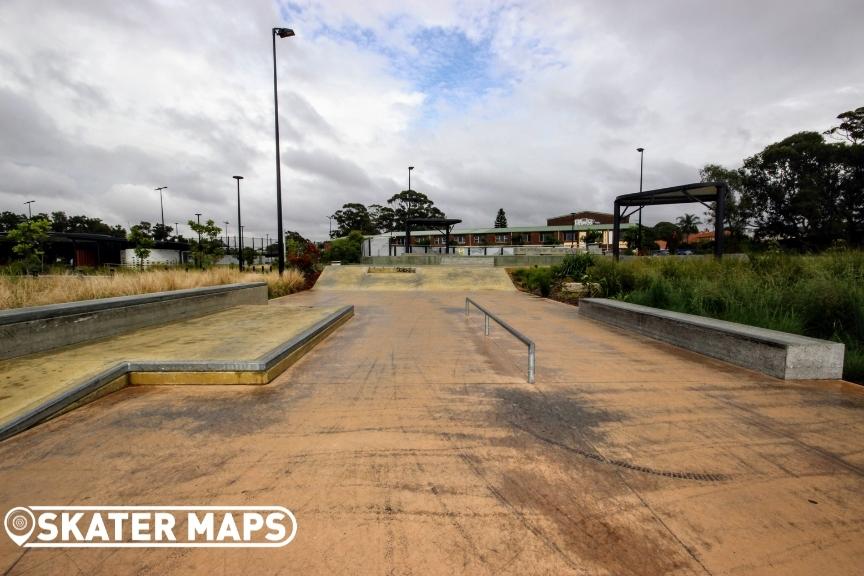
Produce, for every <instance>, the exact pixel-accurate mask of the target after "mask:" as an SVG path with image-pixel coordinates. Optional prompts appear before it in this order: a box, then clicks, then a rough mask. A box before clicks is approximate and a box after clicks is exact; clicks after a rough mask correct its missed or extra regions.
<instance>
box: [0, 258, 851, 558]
mask: <svg viewBox="0 0 864 576" xmlns="http://www.w3.org/2000/svg"><path fill="white" fill-rule="evenodd" d="M466 297H470V298H471V299H472V300H473V301H475V302H477V303H478V304H480V305H482V306H483V307H485V308H487V309H488V310H490V311H491V312H494V314H496V315H497V316H498V317H500V318H501V319H503V320H505V321H506V322H507V323H508V324H509V325H510V326H512V327H513V328H514V329H516V330H518V331H519V332H520V333H522V334H524V335H526V336H527V337H529V338H530V339H531V340H532V341H533V342H534V343H535V344H536V378H535V382H534V383H533V384H529V383H528V382H527V381H526V373H525V361H526V349H525V346H524V344H522V343H521V342H519V341H518V340H516V339H514V338H513V337H512V335H511V334H509V333H508V332H507V331H506V330H504V329H502V328H500V326H498V325H497V324H494V323H493V324H492V325H491V328H490V330H489V335H488V336H486V335H484V325H483V322H484V321H483V315H482V314H477V313H475V312H473V311H472V313H471V314H470V315H468V316H466V314H465V299H466ZM349 307H353V308H351V311H352V312H353V316H351V315H350V314H347V313H346V314H344V315H343V316H340V317H339V319H338V322H337V321H336V320H334V321H333V322H331V323H330V324H327V325H326V326H324V325H323V324H321V322H322V320H324V319H326V318H329V317H331V316H332V315H333V314H336V313H337V312H339V311H344V310H348V308H349ZM314 326H319V327H321V330H322V331H321V333H320V337H315V338H312V337H311V336H310V335H309V334H307V332H308V329H309V328H310V327H314ZM325 328H326V330H325ZM303 334H307V335H306V336H304V339H302V340H297V337H298V335H303ZM310 334H311V333H310ZM292 339H294V341H295V343H296V344H297V346H295V347H293V348H290V350H289V349H288V348H284V349H281V352H280V354H281V356H279V357H278V359H277V360H274V362H276V363H277V364H278V366H277V368H273V367H272V365H271V364H272V363H271V364H268V365H267V366H263V365H262V367H260V368H255V367H253V368H249V369H248V370H253V371H254V370H258V372H262V373H263V374H264V376H260V377H255V378H252V377H246V376H237V374H242V373H245V372H242V371H241V368H238V366H239V363H241V362H247V363H248V362H253V361H258V360H260V359H261V358H264V356H265V355H266V354H268V353H270V351H272V350H275V349H277V348H279V346H280V343H282V342H288V341H291V340H292ZM168 350H170V351H171V352H170V353H169V352H167V351H168ZM273 358H276V357H275V356H273ZM145 362H154V363H155V362H180V363H182V366H181V367H179V368H176V369H171V368H165V367H164V366H156V365H155V364H148V366H150V367H149V368H146V369H145V368H142V367H141V366H142V365H143V363H145ZM195 362H199V363H201V365H203V364H206V363H208V362H209V363H218V362H221V363H223V364H220V366H221V367H220V368H218V370H217V369H216V368H212V367H207V366H205V367H204V368H202V367H201V365H198V368H199V369H207V370H210V372H211V373H213V374H221V376H218V377H212V376H206V375H205V376H200V375H198V376H195V375H193V374H194V373H195V365H194V363H195ZM117 363H126V364H124V365H126V366H127V368H125V370H126V372H124V374H125V376H123V377H124V378H125V380H124V381H123V382H122V383H120V384H118V385H116V386H114V387H113V388H112V389H110V390H103V393H101V394H98V395H95V394H94V390H95V389H92V388H88V389H87V390H86V391H85V392H86V393H87V394H90V395H91V396H85V395H83V392H82V393H81V394H79V396H77V397H76V398H75V399H74V405H73V403H72V400H71V399H70V405H69V407H68V408H69V409H64V410H60V411H57V412H52V413H51V415H50V417H49V416H46V417H45V418H44V419H40V420H39V421H38V422H37V421H33V422H32V423H29V424H27V426H26V427H22V428H21V429H20V430H16V431H15V433H14V434H10V435H9V436H8V437H7V438H6V439H5V440H4V441H2V442H0V485H2V486H3V490H2V492H0V500H2V504H3V506H5V508H6V509H9V508H12V507H14V506H19V505H38V504H56V505H71V504H88V503H89V504H104V505H109V504H120V503H122V504H124V505H136V504H140V505H150V504H171V505H208V504H214V505H215V504H218V505H247V504H258V505H281V506H285V507H287V508H290V509H291V511H292V512H293V513H294V515H295V516H296V518H297V522H298V525H299V527H298V531H297V536H296V539H295V540H294V541H293V542H292V543H291V544H290V545H288V546H287V547H285V548H278V549H273V550H267V549H265V550H255V549H218V550H211V549H167V550H166V549H123V550H117V549H87V550H83V549H80V550H63V549H61V550H48V549H41V550H34V549H21V548H18V547H16V546H14V545H13V544H12V542H10V541H9V540H5V539H4V540H3V541H2V543H0V570H2V571H3V573H4V574H6V573H8V574H27V573H53V574H70V573H84V574H121V573H132V572H135V573H213V572H220V573H225V574H242V573H280V572H282V573H297V574H357V573H369V574H442V575H443V574H456V573H460V574H508V573H509V574H615V575H617V574H778V575H780V574H782V575H791V574H801V575H805V574H814V573H819V574H826V575H827V574H853V573H857V572H860V570H861V567H862V565H864V545H862V544H861V536H862V522H864V500H862V498H861V497H860V494H861V493H862V490H864V419H862V418H861V415H862V410H864V395H862V393H861V391H860V387H859V386H856V385H853V384H850V383H847V382H843V381H841V380H833V379H822V380H800V379H798V380H783V379H779V378H775V377H772V376H769V375H766V374H764V373H762V372H759V371H756V370H751V369H747V368H742V367H740V366H736V365H733V364H730V363H727V362H723V361H721V360H717V359H715V358H710V357H708V356H705V355H702V354H698V353H695V352H692V351H688V350H684V349H682V348H680V347H676V346H673V345H671V344H668V343H664V342H660V341H658V340H656V339H653V338H648V337H645V336H642V335H639V334H636V333H633V332H631V331H627V330H624V329H621V328H617V327H613V326H609V325H607V324H604V323H601V322H598V321H596V320H593V319H589V318H587V317H585V316H584V315H580V313H579V309H578V308H577V307H574V306H568V305H564V304H561V303H558V302H554V301H551V300H546V299H542V298H538V297H535V296H532V295H529V294H526V293H522V292H519V291H517V290H516V289H515V288H514V287H513V284H512V283H511V282H510V280H509V278H508V277H507V274H506V272H505V271H504V270H503V269H502V268H494V267H490V268H459V267H446V266H438V267H432V266H430V267H421V266H417V267H414V268H410V269H405V270H401V271H396V270H395V269H394V270H380V271H373V270H370V269H369V268H368V267H364V266H344V267H335V266H333V267H328V268H327V269H326V270H325V272H324V273H323V275H322V277H321V278H320V279H319V281H318V283H317V285H316V287H315V288H314V289H312V290H309V291H306V292H301V293H298V294H294V295H291V296H286V297H283V298H278V299H275V300H271V301H269V303H266V304H265V305H258V306H248V305H247V306H245V307H240V308H237V307H234V308H229V309H227V310H224V311H220V312H214V313H213V314H211V315H207V316H202V317H200V318H197V319H196V318H187V319H181V320H178V321H176V322H173V323H168V324H163V325H160V326H153V327H143V328H140V329H138V330H135V331H132V332H129V333H126V334H123V335H122V336H116V337H113V338H112V339H110V340H102V341H94V342H89V343H87V342H85V343H79V344H74V345H70V346H67V347H65V348H58V349H55V350H54V351H43V352H38V353H33V354H31V355H26V356H19V357H17V358H13V359H8V360H3V361H2V366H3V371H2V373H3V375H4V381H3V382H0V393H2V394H3V395H4V397H5V398H7V399H6V400H4V407H6V406H8V407H9V408H8V409H7V410H6V412H4V414H0V417H2V418H6V419H12V418H15V417H19V416H20V414H21V413H22V412H26V411H27V409H28V404H27V402H26V401H23V400H21V398H22V396H21V395H22V394H25V395H26V396H27V397H33V395H34V394H35V395H37V396H39V397H40V398H49V397H60V396H58V395H62V394H63V390H62V388H63V387H64V386H66V387H74V386H76V385H77V383H78V381H79V380H80V379H81V378H85V377H88V376H87V375H88V374H90V373H97V372H99V371H100V370H106V369H109V368H111V367H113V366H115V365H116V364H117ZM136 363H137V364H136ZM226 366H229V367H230V369H229V368H226ZM13 368H14V374H13ZM242 370H246V368H243V369H242ZM136 374H138V376H136ZM13 375H14V378H13V377H12V376H13ZM136 378H137V380H136ZM201 384H206V385H201ZM22 391H23V392H22ZM52 395H53V396H52ZM13 400H14V406H13V404H12V401H13ZM72 408H74V409H72Z"/></svg>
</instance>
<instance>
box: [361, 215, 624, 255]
mask: <svg viewBox="0 0 864 576" xmlns="http://www.w3.org/2000/svg"><path fill="white" fill-rule="evenodd" d="M577 214H580V213H577ZM581 214H589V213H586V212H582V213H581ZM594 214H596V213H594ZM609 216H610V218H611V215H609ZM567 217H568V218H569V219H570V222H569V223H567V224H566V225H547V226H517V227H508V228H467V229H454V230H453V231H452V232H451V233H450V253H451V254H457V255H465V256H475V255H484V254H485V255H493V254H495V255H497V254H501V255H508V254H517V253H521V252H523V251H524V250H523V249H524V248H529V247H535V248H539V247H543V248H544V249H547V250H548V251H554V249H555V248H556V247H558V249H559V250H561V249H566V250H567V251H569V250H572V249H574V248H580V247H581V248H582V249H586V248H587V246H586V242H585V240H586V237H587V235H588V233H589V232H590V233H599V237H598V238H597V240H596V242H592V243H591V244H592V245H595V244H596V245H597V247H598V249H599V250H600V251H603V250H605V249H608V248H609V247H610V246H611V242H612V224H611V223H608V224H596V223H593V222H595V220H594V219H592V220H591V222H592V223H589V224H586V223H579V221H578V218H577V220H576V223H574V222H573V220H572V217H571V216H570V215H568V216H567ZM556 218H558V217H556ZM556 218H550V220H555V219H556ZM633 226H635V225H634V224H629V223H627V224H623V225H622V228H624V229H626V228H630V227H633ZM445 246H446V237H445V235H444V233H443V232H441V231H439V230H418V231H412V232H411V252H413V253H415V254H424V253H425V254H443V253H444V252H445ZM403 253H405V232H404V231H398V232H392V233H388V234H379V235H376V236H367V237H366V242H365V243H364V246H363V255H364V256H387V255H395V256H398V255H400V254H403Z"/></svg>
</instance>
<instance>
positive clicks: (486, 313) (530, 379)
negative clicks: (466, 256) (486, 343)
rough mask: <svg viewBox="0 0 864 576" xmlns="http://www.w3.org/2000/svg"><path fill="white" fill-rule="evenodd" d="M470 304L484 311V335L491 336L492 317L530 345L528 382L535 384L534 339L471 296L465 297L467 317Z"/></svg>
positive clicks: (521, 340) (518, 338)
mask: <svg viewBox="0 0 864 576" xmlns="http://www.w3.org/2000/svg"><path fill="white" fill-rule="evenodd" d="M469 304H470V305H471V306H474V307H475V308H477V309H478V310H480V311H481V312H482V313H483V335H484V336H489V320H490V319H492V320H494V321H495V322H496V323H497V324H498V325H499V326H501V327H502V328H504V329H505V330H506V331H507V332H509V333H510V334H512V335H513V336H514V337H515V338H516V339H517V340H519V341H520V342H522V343H523V344H525V345H526V346H528V383H529V384H533V383H534V369H535V364H536V359H535V346H534V341H533V340H531V339H530V338H528V337H527V336H525V335H524V334H522V333H521V332H519V331H518V330H516V329H515V328H513V327H512V326H510V325H509V324H508V323H507V322H505V321H504V320H501V319H500V318H498V316H496V315H495V314H493V313H492V312H490V311H488V310H487V309H486V308H484V307H483V306H481V305H480V304H478V303H477V302H475V301H474V300H472V299H471V298H465V316H466V317H467V316H469V308H468V306H469Z"/></svg>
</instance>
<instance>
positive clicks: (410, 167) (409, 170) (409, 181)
mask: <svg viewBox="0 0 864 576" xmlns="http://www.w3.org/2000/svg"><path fill="white" fill-rule="evenodd" d="M412 170H414V167H413V166H408V191H409V192H410V191H411V171H412Z"/></svg>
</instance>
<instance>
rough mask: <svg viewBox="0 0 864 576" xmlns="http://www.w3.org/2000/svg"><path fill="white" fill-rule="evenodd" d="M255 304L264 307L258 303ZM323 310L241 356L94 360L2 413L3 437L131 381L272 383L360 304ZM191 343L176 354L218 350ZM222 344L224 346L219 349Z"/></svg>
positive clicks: (283, 309)
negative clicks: (46, 392)
mask: <svg viewBox="0 0 864 576" xmlns="http://www.w3.org/2000/svg"><path fill="white" fill-rule="evenodd" d="M267 308H271V307H261V308H260V309H262V310H266V309H267ZM255 309H259V308H258V307H255ZM272 310H274V311H278V312H281V313H289V314H290V313H291V311H292V309H291V308H288V307H281V306H279V307H275V306H274V307H272ZM317 310H321V311H324V310H327V309H326V308H321V309H309V310H302V313H303V315H302V316H301V317H300V323H301V324H300V325H299V326H298V327H296V328H288V330H290V332H291V333H292V334H293V335H291V336H290V337H288V338H287V339H285V340H283V341H280V342H278V343H277V344H276V345H275V346H272V347H271V348H269V349H267V350H265V351H264V352H263V353H261V351H260V350H258V352H256V347H255V346H250V345H248V344H247V346H246V349H243V348H242V346H240V347H239V348H240V350H237V351H235V352H234V354H235V356H234V357H233V358H231V357H230V356H229V355H227V354H226V356H227V357H226V358H225V359H224V360H219V359H207V360H199V359H179V360H176V359H172V358H161V359H154V360H120V361H113V363H112V361H108V362H107V363H106V362H103V363H102V366H101V367H98V368H95V367H96V366H99V365H98V364H96V363H91V364H90V366H94V368H91V372H90V373H89V374H87V375H86V376H84V377H83V378H79V379H78V380H76V381H74V382H70V383H69V385H67V386H65V387H63V388H61V389H60V391H59V393H56V394H55V395H52V396H49V397H46V398H43V399H42V400H41V401H39V402H37V403H35V404H33V405H31V406H28V407H27V408H25V409H23V410H19V411H18V412H16V413H14V414H12V415H11V417H7V418H6V419H5V420H4V419H2V414H0V440H3V439H5V438H8V437H10V436H13V435H15V434H17V433H19V432H22V431H24V430H26V429H28V428H31V427H33V426H35V425H37V424H39V423H42V422H45V421H47V420H50V419H51V418H54V417H55V416H58V415H60V414H62V413H64V412H67V411H69V410H72V409H74V408H77V407H78V406H82V405H84V404H87V403H89V402H92V401H94V400H96V399H98V398H101V397H102V396H105V395H106V394H110V393H111V392H115V391H117V390H119V389H121V388H123V387H125V386H129V385H133V386H142V385H189V384H191V385H207V384H213V385H231V384H241V385H244V384H245V385H261V384H267V383H269V382H270V381H272V380H273V379H274V378H276V377H277V376H279V375H280V374H281V373H282V372H284V371H285V370H286V369H287V368H288V367H290V366H291V365H292V364H294V363H295V362H296V361H297V360H299V359H300V358H301V357H303V356H304V355H305V354H306V353H307V352H308V351H309V350H311V349H312V348H314V346H315V345H316V344H318V343H319V342H320V341H321V340H323V339H324V338H326V337H327V336H328V335H329V334H330V333H331V332H333V331H334V330H336V329H337V328H338V327H339V326H341V325H342V324H344V323H345V322H347V321H348V320H349V319H350V318H351V317H352V316H353V315H354V306H350V305H349V306H342V307H340V308H338V309H335V310H332V311H330V310H328V313H326V314H324V315H323V317H321V316H322V315H321V314H319V313H318V312H317ZM244 311H249V308H243V307H241V308H237V309H234V310H230V311H227V312H225V313H223V314H222V315H223V316H224V315H225V314H228V316H226V318H225V319H226V320H229V321H230V320H232V315H236V313H237V312H244ZM313 314H314V315H313ZM218 316H219V315H216V317H214V318H213V322H212V323H210V322H208V324H212V326H213V328H214V329H215V330H218V331H220V332H221V331H223V330H224V329H225V326H224V322H220V318H219V317H218ZM313 318H316V320H314V321H310V320H311V319H313ZM206 320H208V319H207V318H204V319H199V320H197V321H195V322H196V323H198V324H200V323H201V322H202V321H206ZM286 323H287V322H286ZM175 327H176V326H175ZM166 328H171V327H162V328H158V329H156V330H157V331H164V330H165V329H166ZM179 330H182V328H179ZM198 330H199V328H197V326H195V330H194V331H198ZM153 335H154V336H156V337H158V333H154V334H153ZM265 345H272V341H271V342H270V343H265ZM187 348H189V349H188V350H184V349H182V348H181V349H180V350H179V351H176V352H175V353H177V354H178V355H182V354H184V353H185V354H188V357H189V358H195V357H200V356H201V355H202V353H203V354H205V355H210V354H213V352H214V348H213V347H212V346H205V347H204V348H200V347H196V346H195V345H193V346H191V347H187ZM216 349H217V350H218V349H219V348H216ZM71 352H78V353H79V355H83V356H86V355H87V353H88V350H86V349H85V348H79V349H77V350H76V349H73V350H72V351H71ZM249 354H256V356H255V357H254V358H253V359H246V358H245V356H248V355H249ZM181 357H182V356H181ZM13 362H18V361H13ZM61 363H62V360H61ZM106 366H107V367H106ZM84 369H85V370H86V369H87V367H86V366H85V367H84ZM13 370H14V367H13Z"/></svg>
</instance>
